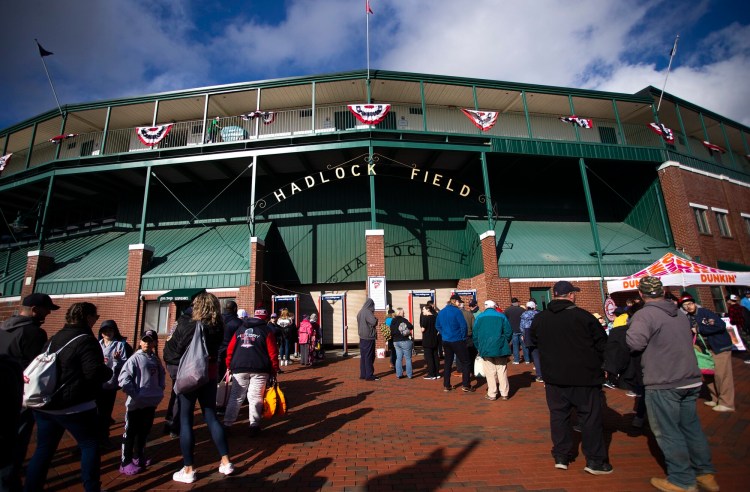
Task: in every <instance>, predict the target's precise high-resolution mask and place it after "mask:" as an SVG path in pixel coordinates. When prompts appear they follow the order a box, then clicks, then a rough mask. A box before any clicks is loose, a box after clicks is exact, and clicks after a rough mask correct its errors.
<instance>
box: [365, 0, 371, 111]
mask: <svg viewBox="0 0 750 492" xmlns="http://www.w3.org/2000/svg"><path fill="white" fill-rule="evenodd" d="M365 18H366V19H367V80H370V4H369V2H368V3H366V4H365ZM368 102H369V101H368Z"/></svg>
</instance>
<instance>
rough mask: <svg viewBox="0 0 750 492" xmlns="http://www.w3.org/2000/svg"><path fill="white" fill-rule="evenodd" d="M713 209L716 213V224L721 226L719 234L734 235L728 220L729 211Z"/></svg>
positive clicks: (724, 235)
mask: <svg viewBox="0 0 750 492" xmlns="http://www.w3.org/2000/svg"><path fill="white" fill-rule="evenodd" d="M711 210H713V212H714V214H716V224H717V225H718V226H719V234H721V236H722V237H732V231H730V230H729V222H727V213H729V211H728V210H724V209H722V208H713V207H711Z"/></svg>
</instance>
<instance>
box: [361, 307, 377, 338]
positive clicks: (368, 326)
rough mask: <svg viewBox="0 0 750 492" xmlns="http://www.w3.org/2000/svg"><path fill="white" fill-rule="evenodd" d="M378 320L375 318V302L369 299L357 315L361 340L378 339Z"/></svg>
mask: <svg viewBox="0 0 750 492" xmlns="http://www.w3.org/2000/svg"><path fill="white" fill-rule="evenodd" d="M377 325H378V318H376V317H375V301H373V300H372V299H370V298H369V297H368V298H367V300H366V301H365V304H364V305H363V306H362V309H360V310H359V313H357V333H359V338H360V340H375V339H376V338H377V330H376V329H375V327H376V326H377Z"/></svg>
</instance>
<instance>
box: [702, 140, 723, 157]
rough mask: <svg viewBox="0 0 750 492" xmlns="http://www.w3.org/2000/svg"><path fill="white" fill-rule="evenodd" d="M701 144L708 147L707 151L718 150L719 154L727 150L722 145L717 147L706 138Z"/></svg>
mask: <svg viewBox="0 0 750 492" xmlns="http://www.w3.org/2000/svg"><path fill="white" fill-rule="evenodd" d="M703 146H704V147H705V148H707V149H708V151H709V152H718V153H720V154H723V153H725V152H726V151H727V149H725V148H724V147H719V146H718V145H716V144H712V143H711V142H709V141H708V140H704V141H703Z"/></svg>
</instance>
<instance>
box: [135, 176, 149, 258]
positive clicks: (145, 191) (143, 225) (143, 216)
mask: <svg viewBox="0 0 750 492" xmlns="http://www.w3.org/2000/svg"><path fill="white" fill-rule="evenodd" d="M150 184H151V166H148V167H147V168H146V186H145V187H144V189H143V208H142V209H141V231H140V236H139V238H138V242H139V243H140V244H146V215H147V214H146V212H147V211H148V188H149V185H150Z"/></svg>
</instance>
